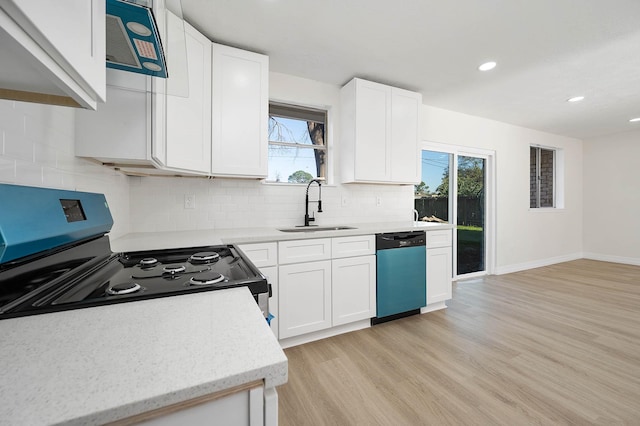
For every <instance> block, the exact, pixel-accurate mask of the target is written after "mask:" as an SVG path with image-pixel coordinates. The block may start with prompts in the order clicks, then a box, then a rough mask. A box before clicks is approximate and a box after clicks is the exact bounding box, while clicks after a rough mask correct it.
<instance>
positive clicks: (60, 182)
mask: <svg viewBox="0 0 640 426" xmlns="http://www.w3.org/2000/svg"><path fill="white" fill-rule="evenodd" d="M74 120H75V110H74V109H73V108H66V107H57V106H49V105H40V104H34V103H26V102H15V101H7V100H0V183H11V184H16V185H26V186H38V187H46V188H58V189H68V190H78V191H87V192H99V193H104V194H105V196H106V197H107V201H108V202H109V207H110V209H111V213H112V215H113V219H114V222H115V224H114V227H113V230H112V232H111V235H112V236H113V237H118V236H120V235H123V234H126V233H127V232H129V182H128V179H129V178H128V177H127V176H124V175H122V174H121V173H118V172H116V171H114V170H111V169H108V168H106V167H103V166H101V165H98V164H95V163H93V162H91V161H88V160H84V159H81V158H77V157H75V156H74ZM1 204H2V201H1V200H0V205H1Z"/></svg>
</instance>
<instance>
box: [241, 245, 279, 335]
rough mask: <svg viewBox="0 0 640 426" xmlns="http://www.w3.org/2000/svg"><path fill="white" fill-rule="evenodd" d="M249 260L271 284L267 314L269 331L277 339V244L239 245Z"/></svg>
mask: <svg viewBox="0 0 640 426" xmlns="http://www.w3.org/2000/svg"><path fill="white" fill-rule="evenodd" d="M238 248H240V250H242V252H243V253H244V254H246V255H247V257H248V258H249V260H251V262H253V264H254V265H255V266H256V267H258V268H259V269H260V272H262V274H263V275H264V276H265V277H266V278H267V281H268V282H269V284H271V297H270V298H269V313H271V315H273V318H272V319H271V331H273V334H274V335H275V336H276V339H278V338H279V333H278V328H279V325H280V312H279V308H278V301H279V291H278V243H275V242H274V243H255V244H240V245H239V246H238Z"/></svg>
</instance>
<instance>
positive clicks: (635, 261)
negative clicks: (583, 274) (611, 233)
mask: <svg viewBox="0 0 640 426" xmlns="http://www.w3.org/2000/svg"><path fill="white" fill-rule="evenodd" d="M583 257H584V258H585V259H590V260H599V261H602V262H613V263H623V264H625V265H634V266H640V259H639V258H637V257H623V256H611V255H609V254H600V253H584V256H583Z"/></svg>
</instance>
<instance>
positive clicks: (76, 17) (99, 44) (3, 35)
mask: <svg viewBox="0 0 640 426" xmlns="http://www.w3.org/2000/svg"><path fill="white" fill-rule="evenodd" d="M105 15H106V6H105V1H104V0H85V1H78V0H59V1H33V0H3V1H2V2H1V3H0V58H2V60H1V61H0V98H5V99H15V100H21V101H29V102H39V103H48V104H54V105H65V106H80V107H83V108H89V109H94V110H95V109H96V107H97V104H98V102H102V101H104V100H105V97H106V83H105V68H106V65H105V51H106V50H105V49H106V48H105V39H106V38H105V37H106V36H105Z"/></svg>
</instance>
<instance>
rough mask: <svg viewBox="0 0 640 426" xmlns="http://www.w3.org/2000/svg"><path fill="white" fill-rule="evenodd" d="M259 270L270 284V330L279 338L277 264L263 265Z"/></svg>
mask: <svg viewBox="0 0 640 426" xmlns="http://www.w3.org/2000/svg"><path fill="white" fill-rule="evenodd" d="M260 272H262V274H263V275H264V276H265V277H267V282H268V283H269V284H271V297H270V298H269V313H270V314H271V315H273V318H271V323H270V326H271V331H273V334H274V335H275V336H276V339H279V338H280V333H279V332H278V331H279V327H280V309H279V308H278V300H280V292H279V288H278V287H279V284H278V283H279V280H278V267H277V266H265V267H262V268H260Z"/></svg>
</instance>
